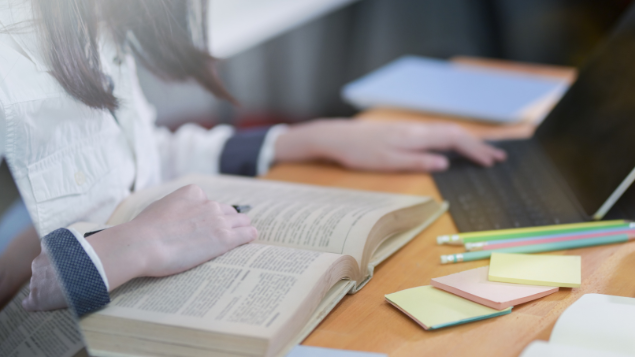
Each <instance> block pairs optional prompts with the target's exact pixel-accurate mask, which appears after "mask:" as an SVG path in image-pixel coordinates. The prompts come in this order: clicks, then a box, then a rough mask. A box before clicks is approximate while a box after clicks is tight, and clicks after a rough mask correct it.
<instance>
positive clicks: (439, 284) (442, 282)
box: [431, 267, 558, 310]
mask: <svg viewBox="0 0 635 357" xmlns="http://www.w3.org/2000/svg"><path fill="white" fill-rule="evenodd" d="M488 271H489V267H482V268H476V269H472V270H466V271H462V272H460V273H456V274H452V275H448V276H442V277H440V278H434V279H432V281H431V285H432V286H434V287H435V288H438V289H442V290H445V291H447V292H449V293H452V294H455V295H458V296H460V297H463V298H466V299H468V300H472V301H474V302H477V303H479V304H482V305H485V306H488V307H491V308H492V309H496V310H504V309H506V308H508V307H510V306H515V305H518V304H522V303H525V302H527V301H531V300H535V299H539V298H541V297H543V296H547V295H549V294H553V293H555V292H556V291H558V288H557V287H551V286H535V285H521V284H510V283H498V282H494V281H489V280H487V274H488Z"/></svg>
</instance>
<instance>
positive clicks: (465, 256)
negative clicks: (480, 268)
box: [441, 234, 633, 264]
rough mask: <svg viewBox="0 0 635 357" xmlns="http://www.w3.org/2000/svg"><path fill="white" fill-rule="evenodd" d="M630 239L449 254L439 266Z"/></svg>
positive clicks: (603, 238) (573, 241) (557, 243)
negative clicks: (498, 253)
mask: <svg viewBox="0 0 635 357" xmlns="http://www.w3.org/2000/svg"><path fill="white" fill-rule="evenodd" d="M632 239H633V238H629V236H628V235H626V234H619V235H614V236H607V237H599V238H589V239H579V240H572V241H566V242H555V243H545V244H532V245H523V246H520V247H511V248H503V249H496V250H481V251H476V252H466V253H459V254H449V255H442V256H441V264H450V263H460V262H469V261H473V260H481V259H488V258H489V257H490V256H491V255H492V253H495V252H501V253H526V254H528V253H543V252H551V251H555V250H567V249H575V248H585V247H592V246H596V245H605V244H615V243H624V242H628V241H629V240H632Z"/></svg>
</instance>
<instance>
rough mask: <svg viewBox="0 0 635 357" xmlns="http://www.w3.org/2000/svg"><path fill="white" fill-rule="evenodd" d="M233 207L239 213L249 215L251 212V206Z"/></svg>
mask: <svg viewBox="0 0 635 357" xmlns="http://www.w3.org/2000/svg"><path fill="white" fill-rule="evenodd" d="M232 207H234V209H235V210H236V212H238V213H247V212H249V211H251V206H250V205H232Z"/></svg>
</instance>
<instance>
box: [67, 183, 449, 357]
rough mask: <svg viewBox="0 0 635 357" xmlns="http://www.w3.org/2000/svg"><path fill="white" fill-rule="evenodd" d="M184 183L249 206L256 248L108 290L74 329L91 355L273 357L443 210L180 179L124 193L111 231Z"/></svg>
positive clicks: (380, 197) (273, 186) (405, 199)
mask: <svg viewBox="0 0 635 357" xmlns="http://www.w3.org/2000/svg"><path fill="white" fill-rule="evenodd" d="M190 183H195V184H197V185H199V186H200V187H201V188H203V190H204V191H205V192H206V193H207V195H208V197H209V198H210V199H213V200H215V201H219V202H222V203H227V204H241V205H242V204H248V205H251V206H252V207H253V208H252V210H251V211H250V212H249V213H248V215H249V216H250V218H251V220H252V224H253V225H254V226H255V227H256V228H257V229H258V231H259V238H258V240H257V241H255V242H253V243H250V244H246V245H243V246H241V247H238V248H236V249H234V250H232V251H230V252H228V253H226V254H224V255H222V256H220V257H218V258H216V259H213V260H211V261H209V262H207V263H205V264H203V265H201V266H198V267H196V268H194V269H191V270H189V271H187V272H184V273H181V274H178V275H175V276H171V277H166V278H141V279H136V280H133V281H131V282H128V283H127V284H125V285H123V286H121V287H120V288H118V289H117V290H115V291H114V292H112V294H111V299H112V302H111V303H110V305H109V306H108V307H106V308H105V309H103V310H101V311H99V312H97V313H94V314H91V315H89V316H87V317H85V318H83V319H82V320H81V322H80V325H81V329H82V331H83V333H84V337H85V340H86V343H87V346H88V348H89V352H90V354H91V355H97V356H99V355H113V354H114V355H119V354H123V355H163V354H165V355H180V356H199V355H200V356H202V355H205V356H210V355H254V356H276V355H282V354H284V353H285V352H287V351H288V350H289V349H290V348H292V347H293V346H294V345H295V344H297V343H299V342H301V341H302V340H303V339H304V338H305V337H306V336H307V335H308V334H309V333H310V332H311V331H312V330H313V329H314V328H315V327H316V326H317V324H318V323H319V322H320V321H321V320H322V319H323V318H324V317H325V316H326V315H327V314H328V313H329V311H330V310H331V309H332V308H333V307H334V306H335V305H336V304H337V303H338V302H339V301H340V300H341V299H342V297H343V296H344V295H345V294H347V293H355V292H356V291H358V290H359V289H360V288H362V287H363V286H364V285H365V284H366V283H367V282H368V281H369V279H370V278H371V277H372V275H373V270H374V268H375V266H377V264H379V263H381V262H382V261H383V260H384V259H386V258H387V257H388V256H390V255H391V254H392V253H394V252H395V251H396V250H397V249H399V248H401V247H402V246H403V245H405V244H406V243H407V242H408V241H410V240H411V239H412V238H414V237H415V236H416V235H417V234H418V233H419V232H421V230H423V229H424V228H425V227H426V226H428V225H429V224H430V223H431V222H433V221H434V220H435V219H436V218H437V217H439V215H440V214H441V213H443V212H444V211H445V210H446V209H447V204H446V203H438V202H435V201H434V200H433V199H431V198H429V197H422V196H408V195H397V194H387V193H377V192H367V191H356V190H346V189H335V188H324V187H317V186H309V185H300V184H291V183H283V182H274V181H265V180H255V179H248V178H240V177H231V176H188V177H184V178H182V179H179V180H178V181H175V182H172V183H169V184H166V185H163V186H159V187H156V188H153V189H149V190H146V191H141V192H138V193H135V194H133V195H132V196H130V197H129V198H127V199H126V200H125V201H124V202H123V203H122V204H121V205H120V206H119V207H118V208H117V210H116V211H115V212H114V213H113V215H112V216H111V219H110V220H109V222H108V224H110V225H115V224H120V223H124V222H127V221H129V220H131V219H132V218H134V217H135V216H136V215H137V214H138V213H140V212H141V211H142V210H143V209H144V208H145V207H147V206H148V205H149V204H151V203H152V202H154V201H155V200H157V199H159V198H161V197H163V196H165V195H167V194H168V193H170V192H173V191H174V190H176V189H177V188H179V187H182V186H184V185H186V184H190Z"/></svg>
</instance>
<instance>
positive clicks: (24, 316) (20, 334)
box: [0, 286, 84, 357]
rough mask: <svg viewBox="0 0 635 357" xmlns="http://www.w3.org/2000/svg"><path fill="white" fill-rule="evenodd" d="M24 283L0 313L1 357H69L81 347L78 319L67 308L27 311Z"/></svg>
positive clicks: (80, 349) (79, 350)
mask: <svg viewBox="0 0 635 357" xmlns="http://www.w3.org/2000/svg"><path fill="white" fill-rule="evenodd" d="M28 295H29V288H28V286H26V287H25V288H24V289H22V291H20V293H18V295H17V296H16V297H15V298H14V299H13V300H12V301H11V302H10V303H9V304H8V305H7V306H6V307H5V308H4V309H3V310H2V312H0V356H10V357H72V356H75V355H76V354H78V353H79V352H81V351H82V350H83V347H84V344H83V342H82V336H81V334H80V332H79V329H78V328H77V321H76V320H75V318H74V316H73V314H72V313H71V311H70V310H68V309H63V310H57V311H50V312H28V311H26V310H24V308H23V307H22V300H23V299H24V298H25V297H27V296H28Z"/></svg>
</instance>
